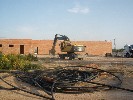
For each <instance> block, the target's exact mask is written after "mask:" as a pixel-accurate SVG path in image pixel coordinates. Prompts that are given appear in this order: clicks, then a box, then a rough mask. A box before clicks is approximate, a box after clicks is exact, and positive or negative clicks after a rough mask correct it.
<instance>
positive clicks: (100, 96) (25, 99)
mask: <svg viewBox="0 0 133 100" xmlns="http://www.w3.org/2000/svg"><path fill="white" fill-rule="evenodd" d="M34 63H36V62H34ZM38 63H40V64H41V65H42V66H43V67H44V68H50V69H54V68H56V67H59V66H60V67H64V66H71V65H93V66H94V67H97V68H100V69H104V70H107V71H117V72H121V73H123V76H122V78H123V80H122V84H121V87H122V88H126V89H132V90H133V84H132V83H133V58H113V57H86V58H85V59H84V60H71V61H70V60H59V59H57V58H48V57H46V59H45V58H44V56H40V59H39V61H38ZM8 75H9V73H0V76H1V77H4V79H5V80H6V81H7V82H9V83H11V84H12V85H15V86H16V87H19V88H22V89H27V90H28V91H30V92H33V93H36V94H42V95H44V96H45V97H46V98H42V97H39V96H35V95H32V94H29V93H26V92H23V91H21V90H5V89H2V88H0V100H31V99H32V100H49V99H50V98H51V96H50V95H48V94H46V93H45V92H44V91H42V90H41V89H40V88H38V87H34V86H31V85H29V84H27V83H25V82H22V81H19V80H17V79H16V78H15V77H13V76H8ZM0 86H2V87H6V88H11V86H9V85H7V84H6V83H4V82H3V81H2V80H0ZM54 97H55V99H56V100H133V92H129V91H124V90H118V89H111V90H100V91H94V92H92V93H90V92H89V93H81V94H65V93H55V94H54Z"/></svg>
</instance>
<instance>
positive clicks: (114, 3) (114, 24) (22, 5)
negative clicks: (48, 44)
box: [0, 0, 133, 48]
mask: <svg viewBox="0 0 133 100" xmlns="http://www.w3.org/2000/svg"><path fill="white" fill-rule="evenodd" d="M55 34H62V35H67V36H68V37H69V38H70V40H74V41H78V40H80V41H82V40H86V41H104V40H107V41H112V42H114V41H113V40H114V39H115V40H116V48H123V46H124V45H125V44H133V0H0V38H18V39H21V38H28V39H45V40H46V39H50V40H53V39H54V35H55ZM112 44H114V43H112Z"/></svg>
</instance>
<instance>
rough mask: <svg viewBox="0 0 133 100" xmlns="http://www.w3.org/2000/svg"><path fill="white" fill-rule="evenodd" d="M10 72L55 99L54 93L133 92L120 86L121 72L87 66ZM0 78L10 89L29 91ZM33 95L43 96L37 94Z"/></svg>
mask: <svg viewBox="0 0 133 100" xmlns="http://www.w3.org/2000/svg"><path fill="white" fill-rule="evenodd" d="M10 73H11V74H12V75H14V76H15V77H16V78H17V79H19V80H21V81H23V82H26V83H29V84H31V85H33V86H36V87H39V88H40V89H42V90H43V91H44V92H46V93H47V94H48V95H51V96H52V99H55V98H54V93H85V92H87V93H88V92H94V91H98V90H107V89H112V88H116V89H121V90H126V91H130V92H133V90H130V89H125V88H121V87H120V86H121V84H122V74H121V73H118V72H109V71H105V70H101V69H98V68H94V67H89V66H66V67H63V68H56V69H47V70H36V71H32V72H22V71H19V72H10ZM0 79H1V80H2V81H4V82H5V83H7V84H8V85H10V86H12V87H13V88H12V89H17V90H21V91H24V92H27V93H30V92H28V91H27V90H24V89H20V88H19V87H16V86H13V85H12V84H10V83H8V82H7V81H5V80H4V78H2V77H0ZM5 89H6V88H5ZM31 94H34V93H31ZM34 95H37V96H41V97H43V96H42V95H38V94H34Z"/></svg>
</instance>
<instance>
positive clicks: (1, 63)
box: [0, 53, 41, 70]
mask: <svg viewBox="0 0 133 100" xmlns="http://www.w3.org/2000/svg"><path fill="white" fill-rule="evenodd" d="M33 60H34V61H35V60H37V58H35V57H34V56H33V55H31V54H29V55H15V54H8V55H5V54H2V53H0V69H6V70H30V69H39V68H40V67H41V66H40V65H37V64H31V61H33Z"/></svg>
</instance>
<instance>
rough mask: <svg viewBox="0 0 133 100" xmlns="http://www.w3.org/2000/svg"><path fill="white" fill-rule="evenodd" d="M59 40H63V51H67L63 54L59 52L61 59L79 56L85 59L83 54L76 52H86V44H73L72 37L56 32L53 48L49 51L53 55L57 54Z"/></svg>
mask: <svg viewBox="0 0 133 100" xmlns="http://www.w3.org/2000/svg"><path fill="white" fill-rule="evenodd" d="M57 40H63V41H61V44H60V49H61V52H66V53H63V54H58V55H59V58H60V59H65V58H69V60H73V59H75V58H78V59H79V60H83V55H80V54H76V52H84V51H85V47H86V46H84V45H76V44H72V43H71V41H70V39H69V38H68V37H67V36H65V35H60V34H56V35H55V38H54V42H53V46H52V49H51V50H50V51H49V53H50V54H51V55H55V52H56V50H55V46H56V43H57Z"/></svg>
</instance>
